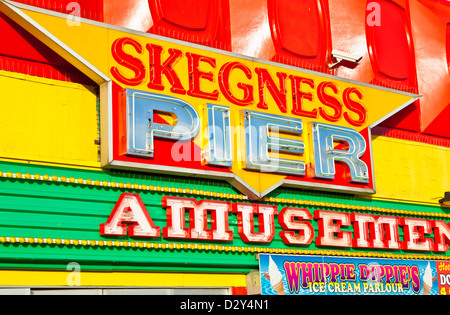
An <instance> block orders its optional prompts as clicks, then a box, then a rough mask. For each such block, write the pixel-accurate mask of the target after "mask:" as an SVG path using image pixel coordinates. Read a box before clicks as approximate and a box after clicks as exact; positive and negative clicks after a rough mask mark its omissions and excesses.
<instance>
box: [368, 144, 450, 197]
mask: <svg viewBox="0 0 450 315" xmlns="http://www.w3.org/2000/svg"><path fill="white" fill-rule="evenodd" d="M373 138H374V139H373V142H372V146H373V163H374V167H375V183H376V188H377V194H376V195H374V196H373V197H374V198H384V199H386V198H387V199H395V200H402V201H412V202H419V203H431V204H438V200H439V199H440V198H443V196H444V192H445V191H450V148H446V147H440V146H435V145H429V144H424V143H419V142H413V141H406V140H399V139H393V138H387V137H373Z"/></svg>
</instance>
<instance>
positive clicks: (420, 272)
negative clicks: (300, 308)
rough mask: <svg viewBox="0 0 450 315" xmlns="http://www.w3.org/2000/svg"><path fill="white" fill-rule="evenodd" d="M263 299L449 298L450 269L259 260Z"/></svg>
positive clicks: (338, 260)
mask: <svg viewBox="0 0 450 315" xmlns="http://www.w3.org/2000/svg"><path fill="white" fill-rule="evenodd" d="M259 265H260V277H261V293H262V294H263V295H439V294H440V295H447V294H450V263H449V262H440V261H426V260H391V259H366V258H354V257H352V258H342V257H323V256H317V257H311V256H286V255H266V254H261V255H260V256H259Z"/></svg>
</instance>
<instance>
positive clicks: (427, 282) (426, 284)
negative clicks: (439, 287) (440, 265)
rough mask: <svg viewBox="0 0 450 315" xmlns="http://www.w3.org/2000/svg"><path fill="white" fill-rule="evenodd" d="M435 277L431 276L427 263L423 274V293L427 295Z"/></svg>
mask: <svg viewBox="0 0 450 315" xmlns="http://www.w3.org/2000/svg"><path fill="white" fill-rule="evenodd" d="M434 280H436V277H433V272H432V271H431V267H430V263H428V266H427V268H425V274H424V275H423V294H424V295H429V294H430V291H431V288H432V287H433V282H434Z"/></svg>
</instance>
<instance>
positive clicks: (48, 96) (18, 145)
mask: <svg viewBox="0 0 450 315" xmlns="http://www.w3.org/2000/svg"><path fill="white" fill-rule="evenodd" d="M0 86H1V87H2V90H3V91H4V92H3V93H2V106H1V107H0V117H2V123H1V124H0V158H3V159H20V160H26V161H36V162H46V163H57V164H72V165H78V166H87V167H92V166H95V167H98V166H99V163H98V145H96V144H95V140H97V139H98V137H99V136H98V121H97V96H96V94H95V91H94V88H93V87H88V86H83V85H81V84H74V83H68V82H61V81H56V80H50V79H44V78H38V77H33V76H28V75H24V74H17V73H11V72H5V71H0Z"/></svg>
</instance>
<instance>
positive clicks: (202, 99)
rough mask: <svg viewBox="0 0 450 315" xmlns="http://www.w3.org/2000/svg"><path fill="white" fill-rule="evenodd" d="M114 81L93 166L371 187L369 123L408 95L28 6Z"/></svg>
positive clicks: (255, 190)
mask: <svg viewBox="0 0 450 315" xmlns="http://www.w3.org/2000/svg"><path fill="white" fill-rule="evenodd" d="M32 16H33V18H35V19H36V20H37V21H38V22H39V23H40V24H42V25H43V26H45V27H46V29H48V30H49V31H51V32H52V34H54V35H55V36H56V37H57V38H59V39H60V40H61V41H63V42H64V43H65V44H66V45H68V46H69V47H70V48H71V49H72V50H73V51H75V52H76V53H77V54H79V55H80V56H81V57H83V58H84V59H85V60H87V61H88V62H90V63H91V64H92V65H93V66H94V67H95V68H96V69H98V70H100V71H101V72H102V73H103V74H104V75H105V76H107V77H109V78H110V79H111V80H112V82H113V86H112V90H111V91H110V92H109V96H110V98H111V99H110V101H107V102H105V101H102V106H101V112H102V119H101V128H102V165H103V166H104V167H109V168H121V169H128V170H141V171H142V170H144V171H151V172H159V173H164V174H176V175H187V176H199V177H205V178H210V179H222V180H226V181H228V182H230V183H231V184H232V185H234V186H235V187H236V188H237V189H239V190H240V191H241V192H242V193H244V194H246V195H247V196H248V197H249V198H250V199H258V198H261V197H263V196H265V195H267V194H268V193H270V192H271V191H273V190H274V189H276V188H277V187H279V186H281V185H287V186H290V187H313V188H320V189H330V190H337V191H350V192H358V193H374V191H375V183H374V176H373V170H372V168H373V164H372V151H371V135H370V129H371V128H372V127H373V126H375V125H376V124H378V123H379V122H381V121H383V120H384V119H386V118H387V117H389V116H390V115H392V114H393V113H394V112H397V111H399V110H401V109H402V108H404V107H406V106H407V105H409V104H411V103H412V102H414V101H415V100H416V99H417V95H413V94H408V93H403V92H400V91H395V90H389V89H385V88H381V87H376V86H372V85H367V84H362V83H358V82H353V81H349V80H343V79H339V78H338V77H335V76H332V75H328V74H322V73H317V72H312V71H307V70H302V69H299V68H295V67H289V66H285V65H281V64H275V63H271V62H266V61H261V60H255V59H253V58H249V57H245V56H240V55H237V54H233V53H229V52H224V51H219V50H214V49H210V48H207V47H202V46H198V45H193V44H190V43H186V42H181V41H175V40H170V39H163V38H161V37H157V36H153V35H149V34H146V33H140V32H131V31H130V30H127V29H121V28H117V27H114V28H108V27H107V26H105V25H101V24H98V23H96V24H90V23H89V22H88V21H82V22H81V23H80V25H79V26H77V27H67V24H66V21H65V19H62V18H58V17H52V16H47V15H40V14H33V15H32Z"/></svg>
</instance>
